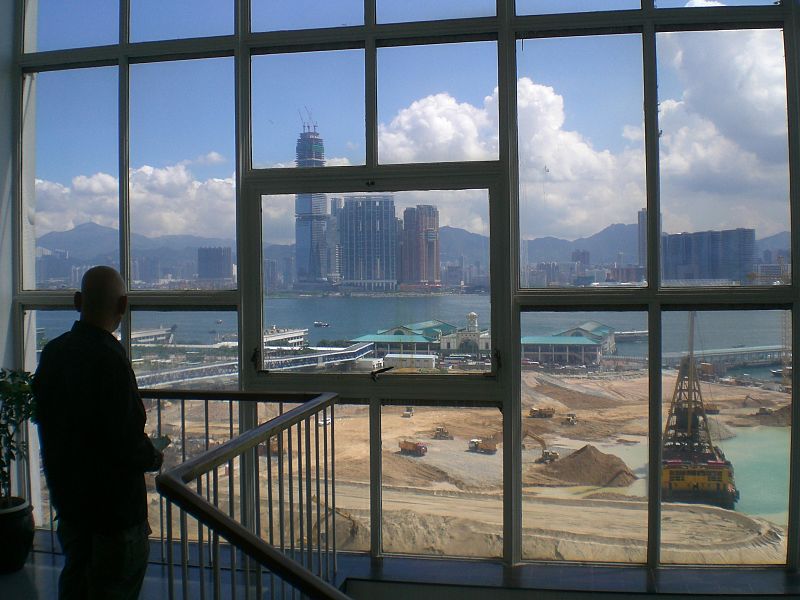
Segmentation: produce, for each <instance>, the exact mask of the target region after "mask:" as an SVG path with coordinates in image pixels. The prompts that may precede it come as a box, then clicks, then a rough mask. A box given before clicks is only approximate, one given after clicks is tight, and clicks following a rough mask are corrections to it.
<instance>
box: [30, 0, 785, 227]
mask: <svg viewBox="0 0 800 600" xmlns="http://www.w3.org/2000/svg"><path fill="white" fill-rule="evenodd" d="M664 1H665V0H660V2H659V5H660V6H663V5H664ZM693 1H694V2H695V3H698V0H693ZM731 3H733V2H731ZM753 3H756V2H753ZM67 4H68V5H69V6H67ZM197 4H198V2H196V1H195V2H189V0H180V1H178V0H173V1H171V2H166V1H157V0H132V8H131V10H132V35H133V38H134V39H136V40H147V39H158V38H162V37H173V36H174V37H185V36H191V35H215V34H225V33H228V32H230V31H232V26H233V21H232V19H233V13H232V2H229V1H212V0H208V1H207V2H206V3H204V5H203V9H202V10H199V9H198V8H197ZM39 5H40V12H39V19H38V27H39V32H40V36H39V37H40V39H39V46H40V48H42V49H52V48H59V47H64V46H68V45H74V44H78V43H81V44H83V43H85V44H86V45H91V44H100V43H114V42H115V41H116V36H117V28H118V26H117V9H116V3H115V2H109V1H107V0H106V1H102V2H101V1H88V0H87V1H85V2H75V3H72V2H70V3H61V2H56V1H55V0H41V1H40V3H39ZM493 5H494V3H493V2H490V1H488V0H472V1H470V2H461V1H456V0H449V1H447V2H429V1H427V2H423V1H421V0H419V1H418V0H415V1H413V2H403V3H400V2H389V1H388V0H379V2H378V14H379V19H380V20H381V21H387V22H388V21H393V20H405V19H410V18H439V17H444V16H467V15H479V14H484V13H486V12H487V11H488V12H491V11H492V10H493V9H492V7H493ZM555 6H558V7H559V8H560V9H563V10H585V9H587V7H592V8H600V7H606V8H620V7H623V6H629V2H628V0H607V1H605V2H592V3H590V2H588V1H579V0H558V1H557V2H556V1H555V0H519V10H520V12H530V13H535V12H547V11H549V10H552V8H553V7H555ZM362 8H363V3H362V2H361V1H360V0H348V1H343V2H335V3H333V2H322V1H321V0H320V1H318V2H312V1H311V0H304V1H303V2H300V3H298V2H289V1H288V0H287V1H281V2H267V1H266V0H258V1H257V0H254V2H253V23H254V28H255V29H262V30H266V29H268V28H270V27H274V28H292V27H298V26H300V25H301V22H300V21H298V18H297V15H304V19H305V20H304V21H303V23H305V24H310V25H314V26H327V25H338V24H351V23H357V22H360V21H361V19H362V18H363V14H362ZM89 15H91V18H89ZM76 36H82V37H80V38H79V37H76ZM517 50H518V65H517V76H518V79H519V81H518V88H519V92H518V93H519V97H518V105H519V127H520V129H519V140H520V180H521V196H522V198H523V200H524V206H523V211H522V214H521V217H520V221H521V229H522V236H523V238H532V237H539V236H543V235H555V236H558V237H564V238H570V239H573V238H576V237H580V236H584V235H591V234H592V233H594V232H596V231H598V230H599V229H602V227H604V226H605V225H608V224H611V223H615V222H623V223H633V222H635V220H636V211H637V210H638V209H639V208H641V207H642V206H644V203H645V184H644V154H643V143H642V140H643V137H642V135H643V134H642V118H643V114H642V75H641V69H642V67H641V38H640V37H639V36H638V35H612V36H588V37H579V38H569V39H540V40H526V41H524V42H522V41H520V42H518V43H517ZM782 52H783V50H782V37H781V33H780V32H779V31H739V32H725V33H716V32H701V33H695V34H659V37H658V53H659V55H658V58H659V63H658V68H659V102H660V128H661V130H662V137H661V161H662V164H661V171H662V181H661V183H662V200H663V208H664V209H665V210H664V216H663V219H664V228H665V230H666V231H684V230H685V231H688V230H699V229H704V228H705V229H712V228H716V229H721V228H729V227H736V226H753V227H756V229H757V236H758V237H762V236H764V235H769V234H772V233H776V232H777V231H780V230H782V229H785V228H786V225H785V224H786V222H787V221H788V201H787V193H788V191H787V190H788V177H787V167H786V165H787V160H786V133H785V130H786V116H785V113H786V108H785V102H786V100H785V83H784V77H785V76H784V74H783V62H782V61H783V57H782ZM251 74H252V117H253V131H252V136H253V160H254V164H255V165H256V166H264V167H266V166H270V165H283V166H292V165H293V159H294V147H295V142H296V139H297V135H298V132H299V131H300V129H301V116H300V114H299V112H302V113H303V114H304V115H305V114H306V112H305V111H306V109H308V110H309V111H310V112H311V115H312V118H313V120H314V121H315V122H316V123H317V124H318V127H319V131H320V133H321V135H322V137H323V138H324V139H325V147H326V156H327V158H328V160H329V163H330V164H362V163H363V161H364V137H365V130H364V75H363V74H364V51H363V50H360V49H354V50H336V51H327V52H313V53H302V54H296V55H261V56H255V57H254V58H253V61H252V69H251ZM37 85H38V90H37V91H38V95H37V105H36V113H35V114H36V139H37V148H36V156H35V160H36V164H35V170H36V176H37V178H38V179H39V180H40V184H37V186H38V187H37V207H36V212H37V231H38V232H40V233H45V232H46V231H48V230H51V229H53V228H57V227H60V228H65V227H69V226H72V225H75V224H79V223H80V222H85V221H86V220H94V221H97V222H101V223H104V224H112V225H113V224H114V222H115V218H116V216H115V208H114V206H115V204H114V203H115V201H116V200H115V198H116V195H115V194H114V193H113V188H114V186H113V181H114V178H116V177H117V169H118V157H117V153H116V144H117V130H118V125H117V111H116V99H117V93H118V92H117V70H116V68H115V67H103V68H96V69H77V70H74V71H67V72H48V73H43V74H40V75H39V76H38V83H37ZM496 86H497V50H496V43H495V42H470V43H457V44H442V45H436V46H419V47H393V48H380V49H379V52H378V117H379V153H380V159H381V161H382V162H425V161H446V160H462V159H463V160H470V159H479V160H486V159H493V158H496V157H497V155H498V150H497V143H498V142H497V135H498V126H497V101H498V99H497V96H496V92H495V88H496ZM720 99H722V101H720ZM130 106H131V113H130V131H131V148H130V157H131V168H132V172H131V181H132V188H131V198H132V199H131V205H132V215H133V218H134V221H135V225H136V227H138V228H140V231H152V232H153V233H154V234H161V233H195V234H199V235H209V236H211V235H219V236H223V235H230V234H231V233H232V231H233V230H234V226H235V223H234V222H233V221H232V220H231V218H230V214H231V213H232V212H233V211H232V209H231V203H232V202H233V198H234V190H233V182H234V180H233V173H234V170H235V156H234V148H235V138H234V119H233V108H234V68H233V60H232V59H231V58H216V59H202V60H189V61H175V62H169V63H150V64H137V65H132V67H131V103H130ZM305 118H308V117H307V116H306V117H305ZM475 202H476V204H475V206H478V204H480V203H481V202H483V200H481V199H479V198H478V197H477V196H476V197H475ZM476 214H477V213H476ZM140 218H141V219H143V220H141V221H138V220H137V219H140ZM286 219H287V223H286V225H289V224H290V217H289V216H288V215H287V216H286ZM448 219H450V222H454V223H455V222H456V221H457V215H456V214H455V212H453V213H452V214H451V215H448V214H446V211H443V221H445V222H447V220H448ZM473 223H474V227H473V228H472V230H474V231H482V230H485V226H486V223H485V222H484V223H478V222H477V221H473Z"/></svg>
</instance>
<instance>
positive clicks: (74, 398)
mask: <svg viewBox="0 0 800 600" xmlns="http://www.w3.org/2000/svg"><path fill="white" fill-rule="evenodd" d="M74 302H75V308H76V309H77V310H78V311H79V312H80V313H81V317H80V320H79V321H76V322H75V324H74V325H73V326H72V330H71V331H68V332H67V333H64V334H63V335H61V336H59V337H57V338H56V339H54V340H53V341H51V342H50V343H48V344H47V345H46V346H45V348H44V350H43V351H42V356H41V359H40V361H39V368H38V369H37V371H36V377H35V378H34V393H35V395H36V400H37V413H38V414H37V420H38V423H39V438H40V440H41V448H42V459H43V461H44V473H45V476H46V478H47V485H48V487H49V489H50V500H51V503H52V506H53V508H54V509H55V512H56V519H57V523H58V530H57V531H58V539H59V541H60V542H61V547H62V549H63V551H64V555H65V560H64V569H63V570H62V571H61V576H60V577H59V580H58V595H59V598H61V599H64V600H67V599H72V598H103V599H106V598H108V599H112V598H113V599H116V598H137V597H138V596H139V591H140V590H141V587H142V581H143V580H144V574H145V570H146V568H147V558H148V553H149V542H148V535H149V533H150V527H149V525H148V523H147V493H146V488H145V480H144V473H145V471H155V470H158V469H159V467H160V466H161V462H162V460H163V457H162V454H161V452H159V451H158V450H156V449H155V448H154V447H153V444H152V443H151V441H150V439H149V438H148V437H147V435H145V433H144V426H145V420H146V416H145V411H144V406H143V405H142V401H141V399H140V397H139V392H138V389H137V387H136V378H135V376H134V374H133V370H132V369H131V365H130V361H129V360H128V357H127V355H126V353H125V350H124V348H123V347H122V345H121V344H120V343H119V342H118V341H117V339H116V338H115V337H114V335H113V332H114V331H115V330H116V329H117V327H118V326H119V323H120V320H121V319H122V315H123V314H124V313H125V310H126V309H127V306H128V297H127V296H126V293H125V283H124V282H123V280H122V277H120V275H119V273H117V272H116V271H115V270H114V269H112V268H110V267H93V268H92V269H89V270H88V271H87V272H86V274H85V275H84V277H83V281H82V282H81V291H80V292H76V293H75V298H74Z"/></svg>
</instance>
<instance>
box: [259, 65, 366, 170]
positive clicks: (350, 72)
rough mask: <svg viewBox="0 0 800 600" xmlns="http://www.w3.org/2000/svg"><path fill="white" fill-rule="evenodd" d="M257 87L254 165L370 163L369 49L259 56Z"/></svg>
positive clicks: (261, 166)
mask: <svg viewBox="0 0 800 600" xmlns="http://www.w3.org/2000/svg"><path fill="white" fill-rule="evenodd" d="M252 87H253V93H252V121H253V166H254V167H256V168H268V167H324V166H342V165H360V164H364V161H365V153H364V139H365V134H364V51H363V50H335V51H327V52H301V53H295V54H267V55H262V56H254V57H253V59H252ZM298 132H299V133H298Z"/></svg>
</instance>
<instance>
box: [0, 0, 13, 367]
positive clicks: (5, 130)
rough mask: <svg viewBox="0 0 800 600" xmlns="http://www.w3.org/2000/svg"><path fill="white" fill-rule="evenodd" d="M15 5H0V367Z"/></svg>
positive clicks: (5, 316) (9, 362) (5, 346)
mask: <svg viewBox="0 0 800 600" xmlns="http://www.w3.org/2000/svg"><path fill="white" fill-rule="evenodd" d="M15 4H16V3H15V2H5V1H4V2H0V366H2V367H12V366H17V365H14V328H13V322H12V305H11V302H12V296H13V286H12V281H13V279H12V274H13V252H12V249H13V247H12V237H13V227H14V219H13V196H12V191H13V189H14V179H13V173H14V168H13V166H14V164H13V158H12V150H13V147H14V134H13V132H14V121H13V112H12V107H13V99H14V98H13V94H14V89H15V86H14V77H13V70H12V59H13V56H14V23H15Z"/></svg>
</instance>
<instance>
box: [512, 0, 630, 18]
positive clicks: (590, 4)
mask: <svg viewBox="0 0 800 600" xmlns="http://www.w3.org/2000/svg"><path fill="white" fill-rule="evenodd" d="M636 8H640V4H639V0H517V14H518V15H547V14H554V13H577V12H591V11H601V10H629V9H636Z"/></svg>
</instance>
